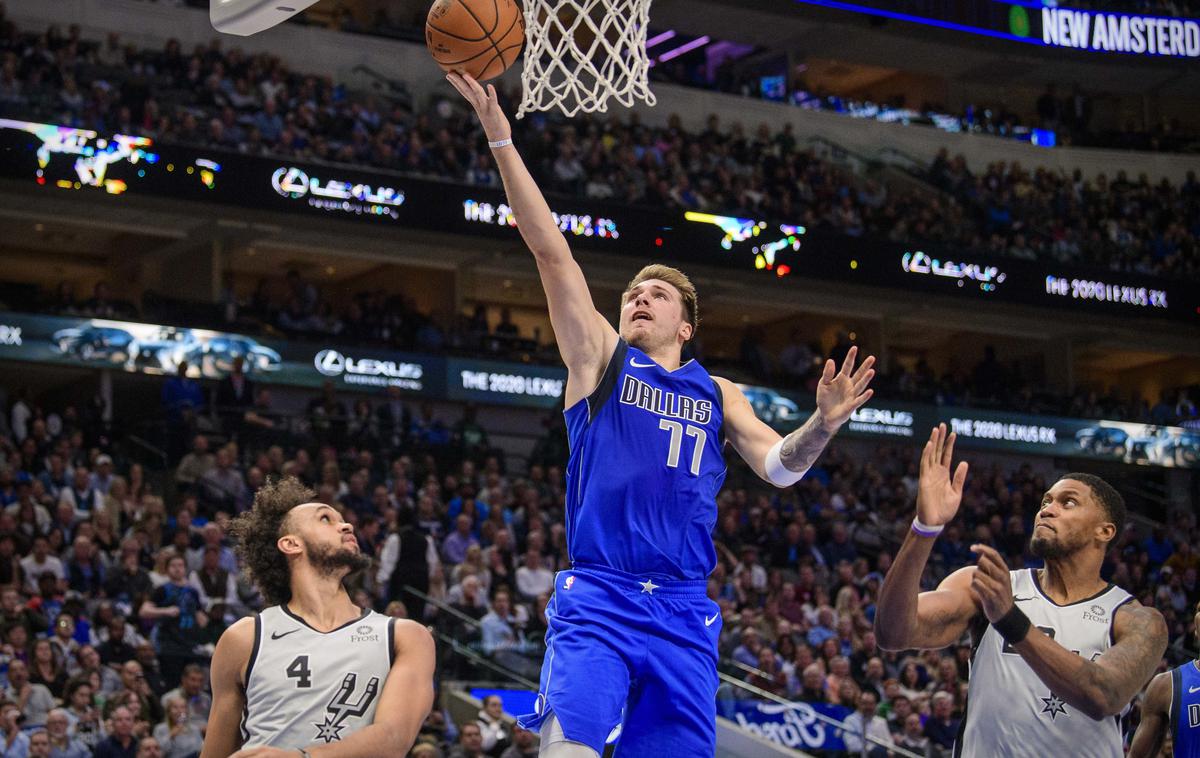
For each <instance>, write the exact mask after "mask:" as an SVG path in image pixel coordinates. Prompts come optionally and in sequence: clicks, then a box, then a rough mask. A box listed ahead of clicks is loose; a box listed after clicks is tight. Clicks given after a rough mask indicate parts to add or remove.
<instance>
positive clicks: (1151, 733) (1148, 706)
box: [1129, 671, 1171, 758]
mask: <svg viewBox="0 0 1200 758" xmlns="http://www.w3.org/2000/svg"><path fill="white" fill-rule="evenodd" d="M1170 711H1171V672H1170V671H1164V672H1163V673H1161V674H1159V675H1158V676H1156V677H1154V678H1153V679H1151V680H1150V686H1149V687H1147V688H1146V696H1145V697H1144V698H1142V720H1141V721H1140V722H1139V723H1138V728H1137V731H1136V732H1134V734H1133V744H1131V745H1130V746H1129V758H1155V756H1158V755H1160V754H1161V753H1162V745H1163V738H1165V737H1166V736H1167V730H1168V729H1169V728H1170V725H1171V713H1170Z"/></svg>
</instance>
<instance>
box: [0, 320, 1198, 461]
mask: <svg viewBox="0 0 1200 758" xmlns="http://www.w3.org/2000/svg"><path fill="white" fill-rule="evenodd" d="M237 358H241V359H242V362H243V366H244V370H245V372H246V373H247V375H249V376H251V377H252V378H254V379H256V380H257V381H259V382H262V383H264V384H274V385H286V386H292V387H310V388H317V387H320V386H322V385H323V384H324V383H325V382H332V383H333V385H334V387H335V388H336V389H339V390H347V391H356V392H374V391H383V390H386V389H387V388H389V387H397V388H399V389H400V390H402V391H403V392H405V393H407V394H413V395H420V396H425V397H431V398H441V399H447V400H456V401H470V402H478V403H485V404H493V405H514V406H520V407H525V408H543V409H552V408H555V407H556V406H558V405H559V404H560V403H561V402H562V397H563V391H564V389H565V387H566V379H567V372H566V370H565V369H564V368H562V367H561V366H539V365H529V364H523V363H506V362H502V361H490V360H476V359H471V358H445V357H441V356H432V355H421V354H413V353H401V352H397V351H392V350H383V349H377V348H362V347H358V346H355V345H347V344H343V343H341V342H339V341H338V340H337V338H336V337H331V338H330V339H328V340H326V341H324V342H299V341H285V340H275V339H259V338H256V337H250V336H247V335H244V334H237V333H233V332H222V331H215V330H211V329H193V328H189V327H184V326H170V325H164V324H144V323H138V322H133V321H118V320H112V319H97V318H83V317H63V316H40V315H30V314H23V313H0V361H26V362H35V363H49V364H58V365H67V366H76V367H80V368H96V369H101V368H108V369H114V370H121V371H127V372H130V373H140V374H149V375H156V376H162V375H166V374H173V373H174V372H175V371H176V367H177V366H178V364H179V362H180V361H184V360H186V361H187V362H188V366H189V368H188V375H189V376H191V377H193V378H196V379H201V378H203V379H220V378H221V377H223V376H225V375H226V374H228V373H229V371H230V370H231V369H232V366H233V362H234V360H235V359H237ZM738 387H740V388H741V390H742V392H743V393H744V394H745V395H746V398H747V399H748V400H749V401H750V405H751V407H753V408H754V412H755V414H756V415H757V416H758V417H759V418H761V419H762V420H763V421H765V422H766V423H767V424H769V425H771V426H772V427H773V428H775V429H776V430H778V431H779V432H781V433H784V434H786V433H788V432H791V431H792V430H794V429H795V428H797V427H798V426H799V425H800V424H802V423H803V422H804V420H805V419H807V418H808V416H809V414H810V413H811V412H812V410H811V407H812V398H811V397H800V396H798V395H796V396H793V395H790V394H787V393H784V392H780V391H779V390H776V389H772V388H770V387H762V386H757V385H749V384H740V385H738ZM938 423H945V424H946V426H947V427H948V428H950V429H951V430H952V431H954V432H956V433H957V434H958V437H959V444H960V445H961V446H962V447H963V448H967V449H981V450H995V451H997V452H1007V453H1029V454H1034V455H1042V456H1067V457H1075V458H1091V459H1099V460H1106V461H1113V462H1118V463H1128V464H1135V465H1147V466H1163V467H1168V468H1176V467H1180V468H1200V428H1191V427H1189V428H1184V427H1169V426H1155V425H1152V424H1138V423H1130V422H1124V421H1093V420H1086V419H1070V418H1058V417H1054V416H1031V415H1023V414H1016V413H1004V412H999V411H987V410H975V409H968V408H949V407H938V406H930V405H918V404H909V403H895V402H891V401H888V400H878V401H873V402H872V403H871V404H870V405H868V406H866V407H864V408H860V409H858V410H857V411H855V412H854V413H853V414H852V415H851V417H850V420H849V422H847V424H846V427H845V429H844V431H843V433H844V434H846V435H849V436H852V437H863V438H873V439H880V440H884V439H888V440H894V441H896V442H912V443H919V442H920V441H921V439H922V438H923V437H924V436H925V435H926V434H928V433H929V430H930V429H931V428H932V427H933V426H934V425H936V424H938Z"/></svg>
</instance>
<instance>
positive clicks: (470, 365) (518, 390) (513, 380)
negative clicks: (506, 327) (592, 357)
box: [446, 358, 567, 408]
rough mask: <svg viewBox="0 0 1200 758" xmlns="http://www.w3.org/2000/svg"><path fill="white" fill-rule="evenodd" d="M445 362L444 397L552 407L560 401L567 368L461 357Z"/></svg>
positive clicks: (564, 386)
mask: <svg viewBox="0 0 1200 758" xmlns="http://www.w3.org/2000/svg"><path fill="white" fill-rule="evenodd" d="M446 363H447V370H446V397H447V398H449V399H450V400H470V401H475V402H479V403H493V404H503V405H523V406H527V407H534V408H553V407H555V406H556V405H558V404H559V403H561V402H562V397H563V390H564V389H565V388H566V386H567V372H566V370H565V369H563V368H560V367H558V366H532V365H526V364H520V363H503V362H500V361H476V360H468V359H464V358H450V359H448V360H447V362H446Z"/></svg>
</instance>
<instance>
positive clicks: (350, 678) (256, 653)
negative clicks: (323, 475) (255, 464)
mask: <svg viewBox="0 0 1200 758" xmlns="http://www.w3.org/2000/svg"><path fill="white" fill-rule="evenodd" d="M313 498H314V494H313V492H312V491H311V490H309V489H307V488H306V487H304V486H303V485H302V484H300V482H299V481H297V480H296V479H294V478H291V477H289V478H286V479H282V480H280V481H277V482H272V483H270V484H267V485H265V486H264V487H262V488H260V489H259V491H258V492H257V493H256V495H255V497H254V506H253V507H252V508H251V509H250V510H249V511H248V512H246V513H244V514H242V515H241V516H239V517H238V518H237V519H236V520H235V521H234V527H233V533H234V536H235V537H236V539H237V549H238V551H239V553H240V554H241V555H242V557H243V559H244V560H245V564H246V566H247V568H248V569H249V570H250V573H251V576H252V578H253V579H254V580H255V582H256V583H257V584H258V587H259V589H260V590H261V591H262V593H263V597H265V598H266V599H267V602H269V603H274V605H272V606H271V607H269V608H267V609H265V610H264V611H263V612H262V613H260V614H258V615H257V616H255V617H253V618H244V619H242V620H240V621H238V622H237V623H236V624H234V625H233V626H231V627H229V629H228V630H226V631H225V633H224V634H223V635H221V640H220V642H219V643H217V650H216V652H215V653H214V654H213V660H212V687H213V705H212V711H211V713H210V715H209V718H208V731H207V734H206V737H205V741H204V750H203V752H202V753H201V758H226V757H227V756H230V755H233V756H234V758H252V757H253V758H283V756H288V757H289V758H296V756H305V757H306V758H307V757H308V756H312V758H367V757H368V756H370V757H371V758H378V757H379V756H402V755H405V754H407V753H408V751H409V749H410V748H411V747H412V744H413V741H414V740H415V739H416V736H417V732H418V730H419V729H420V727H421V724H422V722H424V720H425V717H426V715H428V713H429V709H430V707H431V706H432V704H433V668H434V648H433V639H432V638H431V637H430V635H429V632H428V631H427V630H426V629H425V628H424V627H423V626H421V625H419V624H416V623H413V622H411V621H401V620H396V619H391V618H388V617H386V616H382V615H380V614H378V613H375V612H374V611H372V610H370V609H369V608H359V607H357V606H355V605H354V604H353V603H352V602H351V601H350V596H349V594H347V592H346V588H345V587H344V586H343V585H342V580H343V579H345V578H346V576H347V575H348V574H350V573H352V572H354V571H358V570H361V569H364V568H366V567H367V566H368V565H369V563H370V561H369V559H367V558H366V557H365V556H364V555H363V554H362V553H361V552H359V547H358V540H357V539H356V538H355V536H354V530H353V528H352V527H351V526H350V525H349V524H347V523H346V522H345V521H343V520H342V517H341V514H339V513H338V512H337V511H336V510H334V509H333V508H332V507H330V506H328V505H325V504H324V503H316V502H313Z"/></svg>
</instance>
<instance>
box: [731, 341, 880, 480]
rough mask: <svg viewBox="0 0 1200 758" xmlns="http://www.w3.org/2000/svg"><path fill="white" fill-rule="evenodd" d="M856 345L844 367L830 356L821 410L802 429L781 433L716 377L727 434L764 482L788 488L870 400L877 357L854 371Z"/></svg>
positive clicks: (819, 403) (821, 387)
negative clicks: (766, 422)
mask: <svg viewBox="0 0 1200 758" xmlns="http://www.w3.org/2000/svg"><path fill="white" fill-rule="evenodd" d="M857 356H858V348H857V347H852V348H850V351H849V352H848V353H847V354H846V361H845V362H844V363H843V364H842V368H841V370H840V371H838V370H837V367H836V366H835V365H834V362H833V361H832V360H830V361H826V363H825V370H824V372H822V374H821V380H820V382H819V383H818V385H817V411H816V413H814V414H813V415H812V416H810V417H809V419H808V421H806V422H805V423H804V424H803V425H802V426H801V427H800V428H799V429H797V430H796V431H794V432H792V433H791V434H789V435H787V436H786V437H781V436H780V434H779V433H778V432H776V431H775V430H774V429H772V428H771V427H769V426H767V425H766V424H765V423H763V422H762V420H761V419H759V418H758V416H756V415H755V414H754V409H753V408H752V407H751V406H750V401H749V400H747V399H746V396H745V395H744V394H743V393H742V391H741V390H740V389H738V388H737V386H736V385H735V384H733V383H732V382H730V381H728V380H726V379H721V378H716V382H717V384H718V385H720V387H721V397H722V399H723V401H724V407H725V436H726V438H727V439H728V440H729V444H731V445H733V449H734V450H736V451H737V452H738V455H740V456H741V457H742V460H744V461H746V463H747V464H749V466H750V468H752V469H754V473H756V474H758V475H759V476H760V477H761V478H762V479H763V480H764V481H767V482H770V483H771V484H774V485H775V486H777V487H784V486H787V485H790V484H794V483H795V482H797V481H799V480H800V478H801V477H802V476H804V473H805V472H806V471H808V469H809V467H811V466H812V464H813V462H814V461H816V460H817V457H818V456H820V455H821V452H822V451H823V450H824V449H825V446H826V445H828V444H829V440H831V439H833V435H834V434H836V433H837V430H838V429H840V428H841V426H842V424H844V423H846V421H847V420H848V419H849V418H850V414H851V413H853V412H854V411H855V410H856V409H858V408H860V407H862V405H863V403H865V402H867V401H868V400H870V399H871V395H872V394H873V393H874V390H871V389H868V388H867V385H868V384H870V383H871V379H872V378H873V377H874V376H875V369H874V368H873V366H874V365H875V356H869V357H868V358H867V359H866V360H865V361H863V362H862V364H861V365H859V366H858V368H857V370H856V369H855V366H854V364H855V359H856V357H857Z"/></svg>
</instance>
